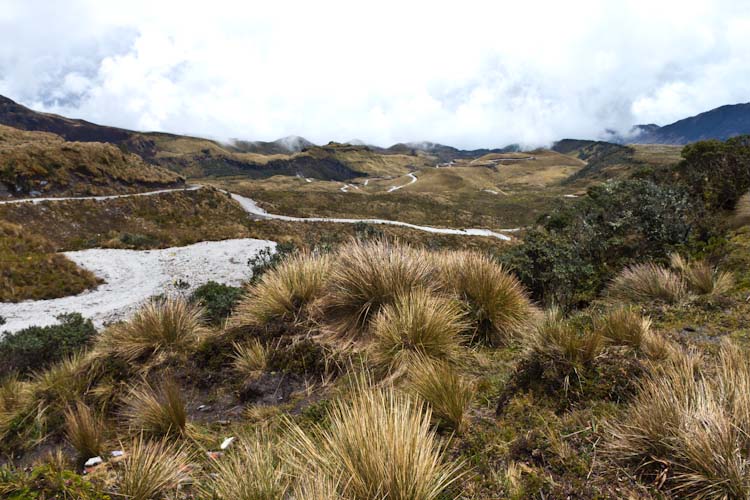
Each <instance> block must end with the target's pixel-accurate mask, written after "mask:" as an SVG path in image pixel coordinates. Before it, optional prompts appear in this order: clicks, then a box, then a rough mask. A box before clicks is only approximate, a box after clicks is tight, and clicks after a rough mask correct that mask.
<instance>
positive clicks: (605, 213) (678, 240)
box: [501, 180, 701, 307]
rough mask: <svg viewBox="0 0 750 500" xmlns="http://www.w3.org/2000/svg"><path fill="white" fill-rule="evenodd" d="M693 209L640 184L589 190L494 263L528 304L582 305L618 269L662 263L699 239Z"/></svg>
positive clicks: (681, 197) (664, 189) (678, 197)
mask: <svg viewBox="0 0 750 500" xmlns="http://www.w3.org/2000/svg"><path fill="white" fill-rule="evenodd" d="M700 220H701V210H700V207H699V206H696V204H695V203H693V202H692V200H691V197H690V195H689V194H688V193H687V192H686V191H685V190H683V189H681V188H680V187H676V186H668V185H660V184H656V183H654V182H652V181H646V180H628V181H620V182H612V183H607V184H603V185H598V186H595V187H592V188H590V189H589V190H588V196H586V197H585V198H581V199H580V200H578V201H577V202H576V203H574V204H572V205H564V206H561V207H559V208H558V209H557V210H555V211H554V212H552V213H551V214H550V215H547V216H545V217H543V218H542V219H540V221H539V226H538V227H536V228H534V229H531V230H529V232H528V234H527V236H526V237H525V238H524V243H523V244H521V245H518V246H516V247H513V248H512V249H511V250H510V251H508V252H507V253H506V254H504V255H503V256H502V257H501V259H502V260H503V261H504V262H505V263H506V264H508V265H509V266H510V267H511V268H513V269H514V270H515V271H516V273H517V274H518V276H519V278H520V279H521V281H522V282H523V283H524V285H526V286H527V287H528V288H529V290H530V291H531V292H532V295H533V296H534V298H535V299H536V300H539V301H540V302H543V303H546V304H551V303H556V304H558V305H560V306H563V307H572V306H576V305H583V304H585V303H587V302H589V301H590V300H591V299H593V298H594V297H596V295H597V294H598V293H599V292H600V291H601V289H602V288H603V287H604V285H605V284H606V282H607V281H608V280H609V279H611V278H612V276H613V275H614V274H615V273H616V272H618V271H619V270H620V269H622V268H623V267H624V266H626V265H628V264H631V263H633V262H638V261H642V260H647V259H653V260H661V259H666V257H667V255H669V253H670V252H672V251H674V250H676V249H678V248H680V247H682V246H684V245H686V244H687V243H688V242H689V241H691V238H693V237H694V235H695V234H697V233H700V230H699V229H700V228H699V227H698V226H699V221H700Z"/></svg>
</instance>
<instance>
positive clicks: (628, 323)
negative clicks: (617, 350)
mask: <svg viewBox="0 0 750 500" xmlns="http://www.w3.org/2000/svg"><path fill="white" fill-rule="evenodd" d="M594 328H595V329H596V330H597V331H598V332H599V333H600V334H601V335H602V336H604V338H605V339H607V340H608V341H610V342H611V343H613V344H615V345H624V346H628V347H632V348H634V349H640V348H641V346H642V344H643V343H644V342H645V339H646V338H647V337H648V336H649V335H651V320H650V319H648V318H644V317H643V316H641V315H640V313H638V311H637V310H636V309H634V308H633V307H628V306H623V307H614V308H612V309H610V310H608V311H606V312H605V313H604V314H602V315H599V316H597V317H595V318H594Z"/></svg>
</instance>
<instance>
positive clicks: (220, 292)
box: [190, 281, 242, 325]
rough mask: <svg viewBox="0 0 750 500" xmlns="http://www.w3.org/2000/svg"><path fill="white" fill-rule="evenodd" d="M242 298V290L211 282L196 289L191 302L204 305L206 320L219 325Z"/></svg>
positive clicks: (191, 296)
mask: <svg viewBox="0 0 750 500" xmlns="http://www.w3.org/2000/svg"><path fill="white" fill-rule="evenodd" d="M241 296H242V288H239V287H235V286H227V285H222V284H221V283H217V282H215V281H209V282H208V283H206V284H205V285H201V286H199V287H198V288H196V289H195V291H194V292H193V293H192V295H190V302H193V303H200V304H201V305H203V307H205V308H206V319H207V320H208V321H209V322H210V323H211V324H214V325H218V324H220V323H221V322H222V321H224V320H225V319H226V318H227V317H228V316H229V314H230V313H231V312H232V308H234V305H235V304H236V303H237V301H238V300H239V298H240V297H241Z"/></svg>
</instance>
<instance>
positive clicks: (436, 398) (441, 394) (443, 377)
mask: <svg viewBox="0 0 750 500" xmlns="http://www.w3.org/2000/svg"><path fill="white" fill-rule="evenodd" d="M409 385H410V387H411V389H412V390H413V391H414V392H415V393H416V394H417V395H418V396H419V397H421V398H422V399H424V400H425V401H426V402H427V403H428V404H429V405H430V408H432V413H433V415H434V416H436V417H437V418H438V419H439V420H440V422H441V426H444V427H446V428H448V429H451V430H453V431H455V432H456V433H458V434H460V433H461V432H463V431H464V429H465V426H466V423H467V422H466V412H467V411H468V409H469V406H470V405H471V402H472V401H473V400H474V394H475V388H474V384H473V383H472V382H470V381H469V380H467V379H466V378H464V377H463V376H461V374H459V373H458V371H456V369H455V368H453V367H452V366H450V365H448V364H446V363H443V362H439V361H433V360H430V359H424V358H423V359H420V360H419V361H417V362H416V363H414V364H413V365H412V366H411V367H410V369H409Z"/></svg>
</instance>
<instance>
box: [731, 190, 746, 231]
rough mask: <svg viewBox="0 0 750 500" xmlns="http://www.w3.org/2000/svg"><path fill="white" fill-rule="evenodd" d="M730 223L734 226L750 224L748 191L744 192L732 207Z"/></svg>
mask: <svg viewBox="0 0 750 500" xmlns="http://www.w3.org/2000/svg"><path fill="white" fill-rule="evenodd" d="M732 223H733V225H734V226H735V227H741V226H747V225H749V224H750V192H748V193H745V194H744V195H742V197H740V199H739V200H738V201H737V206H736V207H735V209H734V217H732Z"/></svg>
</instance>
